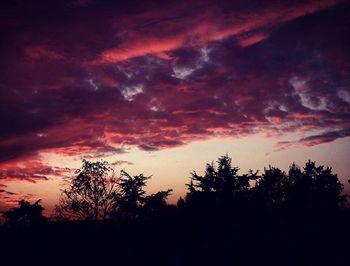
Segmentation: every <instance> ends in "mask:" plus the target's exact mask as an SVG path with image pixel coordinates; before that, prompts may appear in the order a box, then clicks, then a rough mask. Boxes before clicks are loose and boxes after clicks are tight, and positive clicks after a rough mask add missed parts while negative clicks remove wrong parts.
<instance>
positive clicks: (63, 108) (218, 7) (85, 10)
mask: <svg viewBox="0 0 350 266" xmlns="http://www.w3.org/2000/svg"><path fill="white" fill-rule="evenodd" d="M6 2H8V3H6ZM0 5H1V8H0V34H1V38H0V56H1V60H0V69H1V71H0V121H1V127H0V210H1V209H6V208H8V207H11V206H13V204H14V203H15V202H16V201H17V200H18V198H20V197H24V198H26V199H29V200H34V199H38V198H42V199H43V205H44V206H45V207H46V208H47V211H49V210H50V209H52V206H53V205H54V204H55V202H56V200H57V196H58V195H59V189H60V186H61V184H62V177H64V176H66V175H70V174H71V173H72V169H74V168H77V167H79V166H80V164H81V160H82V159H83V158H86V159H89V160H96V159H101V158H103V159H105V160H107V161H109V162H110V163H112V164H113V165H114V166H115V167H116V170H117V172H118V171H119V170H121V169H125V170H127V171H129V172H131V173H132V174H137V173H141V172H143V173H145V174H147V175H153V178H152V180H151V181H150V184H149V191H150V192H152V191H153V190H156V189H167V188H173V189H174V195H173V197H172V200H173V201H174V200H175V199H176V198H177V197H178V196H180V195H182V194H183V193H184V192H185V185H184V184H185V183H186V182H187V181H188V176H189V172H190V171H192V170H197V171H199V172H200V173H201V172H202V171H203V168H204V165H205V163H206V162H209V161H212V160H215V159H216V158H217V157H218V156H220V155H222V154H225V153H228V154H229V155H230V156H231V157H233V161H234V163H235V164H237V165H238V166H240V167H241V170H242V171H243V172H244V171H247V170H248V169H250V168H252V169H260V170H262V169H263V167H264V166H267V165H269V164H272V165H274V166H277V167H280V168H282V169H284V170H286V169H287V167H288V165H289V164H290V163H292V162H296V163H298V164H300V165H302V164H303V163H305V161H306V160H307V159H313V160H316V161H317V162H318V163H321V164H327V165H330V166H333V169H334V170H335V172H337V173H338V174H339V177H340V178H341V180H342V182H343V183H345V182H346V180H347V178H348V177H349V176H350V164H349V163H350V161H349V158H350V49H349V47H350V34H349V29H350V4H349V3H348V2H346V1H336V0H319V1H316V0H309V1H295V0H293V1H292V0H283V1H282V0H271V1H260V0H249V1H247V0H237V1H220V0H216V1H179V0H178V1H133V0H128V1H93V0H91V1H89V0H80V1H39V0H38V1H2V2H1V4H0Z"/></svg>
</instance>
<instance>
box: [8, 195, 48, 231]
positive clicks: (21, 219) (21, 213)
mask: <svg viewBox="0 0 350 266" xmlns="http://www.w3.org/2000/svg"><path fill="white" fill-rule="evenodd" d="M40 201H41V200H37V201H36V202H35V203H34V204H30V202H28V201H26V200H23V199H22V200H20V201H19V202H18V204H19V207H18V208H13V209H12V210H9V211H7V212H5V213H4V214H5V226H9V227H17V226H27V225H33V224H38V223H41V222H44V221H46V218H45V217H44V216H43V210H44V208H43V207H42V206H41V205H40Z"/></svg>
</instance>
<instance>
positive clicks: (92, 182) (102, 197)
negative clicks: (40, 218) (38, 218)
mask: <svg viewBox="0 0 350 266" xmlns="http://www.w3.org/2000/svg"><path fill="white" fill-rule="evenodd" d="M76 174H77V175H76V176H74V177H72V178H69V180H68V188H67V189H64V190H63V192H62V194H61V197H60V199H59V203H58V205H57V206H56V209H55V211H56V215H57V217H58V218H69V219H95V220H98V219H106V218H107V217H108V216H109V214H110V213H111V211H112V210H114V208H115V203H116V200H117V198H118V189H119V187H118V184H117V183H118V180H117V179H116V178H115V177H114V171H113V169H112V168H111V167H110V166H109V165H108V163H107V162H106V161H97V162H89V161H87V160H83V165H82V168H81V169H79V170H77V171H76Z"/></svg>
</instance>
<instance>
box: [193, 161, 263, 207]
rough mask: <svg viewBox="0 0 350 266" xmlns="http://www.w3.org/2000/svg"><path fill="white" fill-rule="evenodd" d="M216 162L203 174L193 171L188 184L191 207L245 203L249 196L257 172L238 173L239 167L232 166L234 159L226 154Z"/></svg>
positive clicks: (227, 205)
mask: <svg viewBox="0 0 350 266" xmlns="http://www.w3.org/2000/svg"><path fill="white" fill-rule="evenodd" d="M217 165H218V166H217V168H215V165H214V163H211V164H207V165H206V169H205V173H204V175H203V176H200V175H198V174H197V173H196V172H195V171H193V172H192V173H191V180H190V183H189V184H187V187H188V191H189V192H188V193H187V195H186V205H187V206H189V207H191V206H192V207H193V208H197V209H201V208H205V209H207V208H217V207H219V208H221V207H224V208H226V207H232V206H233V205H234V204H235V205H242V204H245V203H244V201H246V200H247V197H248V196H249V194H248V192H249V187H250V182H249V181H250V180H252V179H256V175H257V173H253V172H252V171H249V173H248V174H245V175H238V171H239V168H238V167H234V166H232V159H231V158H230V157H229V156H228V155H227V154H226V155H224V156H221V157H219V159H218V160H217Z"/></svg>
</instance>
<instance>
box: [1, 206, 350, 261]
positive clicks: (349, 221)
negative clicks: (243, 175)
mask: <svg viewBox="0 0 350 266" xmlns="http://www.w3.org/2000/svg"><path fill="white" fill-rule="evenodd" d="M206 217H209V218H200V217H199V216H198V217H195V218H193V217H192V218H191V215H178V214H176V215H174V214H171V213H170V214H168V215H166V216H163V217H161V218H158V219H152V220H147V219H142V220H137V221H128V222H127V221H113V222H112V221H110V222H47V223H45V224H42V225H40V226H36V227H30V228H17V229H14V228H13V229H5V228H1V230H0V239H1V244H0V245H1V247H0V252H1V260H0V261H1V265H123V266H127V265H269V266H271V265H278V266H281V265H295V266H302V265H307V266H312V265H315V266H316V265H317V266H318V265H330V266H336V265H344V266H345V265H350V258H349V255H348V254H349V253H348V248H349V242H350V228H349V225H350V211H349V210H345V211H342V212H339V213H336V214H333V215H311V214H310V215H299V216H288V215H270V216H269V217H267V216H260V217H254V218H252V217H250V218H247V217H246V218H240V219H237V218H220V219H219V218H218V217H213V216H206Z"/></svg>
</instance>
